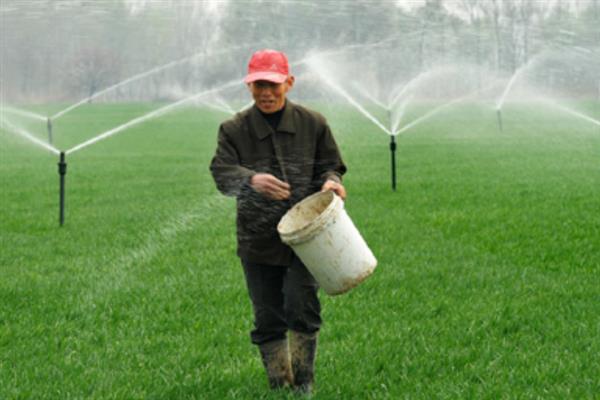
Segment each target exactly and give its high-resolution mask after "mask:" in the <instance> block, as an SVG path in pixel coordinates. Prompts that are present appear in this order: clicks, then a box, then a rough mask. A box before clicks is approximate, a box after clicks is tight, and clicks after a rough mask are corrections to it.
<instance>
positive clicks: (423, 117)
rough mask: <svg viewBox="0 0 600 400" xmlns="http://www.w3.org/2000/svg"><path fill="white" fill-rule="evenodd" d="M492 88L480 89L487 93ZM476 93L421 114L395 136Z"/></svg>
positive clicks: (474, 92)
mask: <svg viewBox="0 0 600 400" xmlns="http://www.w3.org/2000/svg"><path fill="white" fill-rule="evenodd" d="M492 87H493V85H490V86H488V87H486V88H484V89H482V91H487V90H489V89H491V88H492ZM477 92H478V91H477V90H475V91H473V92H470V93H468V94H466V95H464V96H461V97H459V98H456V99H454V100H451V101H449V102H447V103H445V104H442V105H441V106H438V107H436V108H434V109H433V110H431V111H429V112H427V113H425V114H423V115H422V116H420V117H419V118H417V119H415V120H414V121H412V122H411V123H410V124H408V125H405V126H404V127H402V129H400V130H399V131H398V132H396V135H399V134H401V133H402V132H404V131H406V130H408V129H410V128H412V127H413V126H415V125H417V124H419V123H421V122H423V121H424V120H426V119H429V118H431V117H432V116H433V115H435V114H437V113H438V112H440V111H442V110H443V109H445V108H448V107H450V106H452V105H454V104H456V103H460V102H461V101H465V100H467V99H468V98H469V97H471V96H472V95H474V94H476V93H477Z"/></svg>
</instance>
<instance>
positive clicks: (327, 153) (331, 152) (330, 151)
mask: <svg viewBox="0 0 600 400" xmlns="http://www.w3.org/2000/svg"><path fill="white" fill-rule="evenodd" d="M345 172H346V165H345V164H344V162H343V161H342V156H341V155H340V151H339V149H338V146H337V144H336V142H335V139H334V138H333V134H332V133H331V129H330V128H329V125H328V124H327V123H326V122H325V124H324V127H323V131H322V132H321V135H320V136H319V140H318V142H317V151H316V157H315V174H314V178H313V179H314V184H315V185H316V186H317V187H321V186H322V185H323V184H324V183H325V181H327V180H332V181H335V182H338V183H341V182H342V175H344V173H345Z"/></svg>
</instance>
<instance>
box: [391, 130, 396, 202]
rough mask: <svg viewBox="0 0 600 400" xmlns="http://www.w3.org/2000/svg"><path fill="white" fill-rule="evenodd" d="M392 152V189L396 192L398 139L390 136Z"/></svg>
mask: <svg viewBox="0 0 600 400" xmlns="http://www.w3.org/2000/svg"><path fill="white" fill-rule="evenodd" d="M390 152H391V153H392V189H393V190H394V191H396V137H395V136H394V135H390Z"/></svg>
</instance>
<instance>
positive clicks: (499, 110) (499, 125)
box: [496, 108, 504, 132]
mask: <svg viewBox="0 0 600 400" xmlns="http://www.w3.org/2000/svg"><path fill="white" fill-rule="evenodd" d="M496 116H497V117H498V127H499V128H500V132H504V129H502V110H501V109H500V108H497V109H496Z"/></svg>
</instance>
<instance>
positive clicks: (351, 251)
mask: <svg viewBox="0 0 600 400" xmlns="http://www.w3.org/2000/svg"><path fill="white" fill-rule="evenodd" d="M277 230H278V231H279V235H280V236H281V240H282V241H283V242H284V243H286V244H288V245H289V246H290V247H292V249H293V250H294V252H295V253H296V255H298V257H299V258H300V260H302V262H303V263H304V265H306V268H308V270H309V271H310V273H311V274H312V275H313V276H314V277H315V279H316V280H317V282H318V283H319V285H320V286H321V287H322V288H323V289H324V290H325V292H326V293H327V294H329V295H336V294H341V293H344V292H347V291H348V290H350V289H352V288H353V287H355V286H356V285H358V284H359V283H361V282H362V281H363V280H364V279H365V278H367V277H368V276H369V275H371V273H372V272H373V270H374V269H375V267H376V266H377V260H376V259H375V257H374V256H373V253H372V252H371V250H370V249H369V247H368V246H367V244H366V243H365V241H364V239H363V238H362V236H361V235H360V232H358V229H356V227H355V226H354V223H352V220H351V219H350V217H349V216H348V214H347V213H346V210H345V209H344V202H343V200H342V199H341V198H340V197H339V196H337V195H336V194H335V193H334V192H331V191H328V192H319V193H315V194H313V195H311V196H308V197H307V198H305V199H304V200H302V201H301V202H299V203H298V204H296V205H295V206H294V207H292V208H291V209H290V210H289V211H288V212H287V213H286V214H285V215H284V216H283V218H281V221H280V222H279V225H278V226H277Z"/></svg>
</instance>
